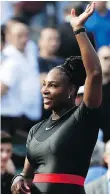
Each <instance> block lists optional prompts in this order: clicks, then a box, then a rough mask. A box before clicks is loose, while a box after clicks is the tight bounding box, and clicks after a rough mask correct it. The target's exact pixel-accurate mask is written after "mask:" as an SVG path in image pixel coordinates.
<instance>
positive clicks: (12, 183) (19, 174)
mask: <svg viewBox="0 0 110 194" xmlns="http://www.w3.org/2000/svg"><path fill="white" fill-rule="evenodd" d="M18 176H21V177H23V178H25V176H23V174H22V173H20V174H16V175H15V176H14V177H13V179H12V181H11V184H13V181H14V179H15V178H16V177H18Z"/></svg>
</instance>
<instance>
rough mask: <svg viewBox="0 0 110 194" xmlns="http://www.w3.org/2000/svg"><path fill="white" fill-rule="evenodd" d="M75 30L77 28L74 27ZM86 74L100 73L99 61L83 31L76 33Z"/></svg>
mask: <svg viewBox="0 0 110 194" xmlns="http://www.w3.org/2000/svg"><path fill="white" fill-rule="evenodd" d="M74 30H77V29H74ZM76 40H77V42H78V45H79V48H80V51H81V56H82V60H83V64H84V67H85V70H86V74H87V76H91V75H94V74H99V75H101V74H102V71H101V66H100V61H99V58H98V56H97V53H96V51H95V49H94V48H93V46H92V44H91V42H90V41H89V39H88V37H87V35H86V33H85V32H81V33H79V34H77V35H76Z"/></svg>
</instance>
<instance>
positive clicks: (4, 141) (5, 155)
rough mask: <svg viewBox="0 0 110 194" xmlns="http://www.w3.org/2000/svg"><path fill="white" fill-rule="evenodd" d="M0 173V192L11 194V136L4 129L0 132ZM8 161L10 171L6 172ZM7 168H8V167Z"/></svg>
mask: <svg viewBox="0 0 110 194" xmlns="http://www.w3.org/2000/svg"><path fill="white" fill-rule="evenodd" d="M0 139H1V143H0V158H1V162H0V165H1V166H0V170H1V172H0V174H1V193H2V194H11V181H12V178H13V176H14V174H13V173H14V171H13V163H12V161H11V156H12V137H11V136H10V135H9V134H8V133H7V132H4V131H1V132H0ZM10 161H11V163H10ZM8 163H10V164H11V165H10V169H11V172H10V173H9V172H7V165H8ZM8 169H9V168H8Z"/></svg>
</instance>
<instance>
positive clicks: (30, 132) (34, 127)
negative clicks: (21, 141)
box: [26, 125, 37, 148]
mask: <svg viewBox="0 0 110 194" xmlns="http://www.w3.org/2000/svg"><path fill="white" fill-rule="evenodd" d="M36 127H37V125H34V126H33V127H32V128H31V129H30V131H29V133H28V137H27V141H26V148H27V147H28V145H29V143H30V141H31V140H32V138H33V135H34V133H35V130H36Z"/></svg>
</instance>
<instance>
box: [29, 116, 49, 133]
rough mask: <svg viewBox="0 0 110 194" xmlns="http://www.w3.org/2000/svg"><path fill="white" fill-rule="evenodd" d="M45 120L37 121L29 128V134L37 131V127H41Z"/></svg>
mask: <svg viewBox="0 0 110 194" xmlns="http://www.w3.org/2000/svg"><path fill="white" fill-rule="evenodd" d="M46 120H47V119H45V120H42V121H40V122H38V123H37V124H36V125H34V126H33V127H32V128H31V129H30V131H29V133H31V134H32V135H33V134H34V133H35V132H36V131H37V129H38V128H39V127H41V125H42V124H43V123H44V122H45V121H46Z"/></svg>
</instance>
